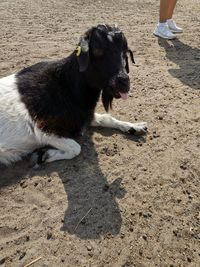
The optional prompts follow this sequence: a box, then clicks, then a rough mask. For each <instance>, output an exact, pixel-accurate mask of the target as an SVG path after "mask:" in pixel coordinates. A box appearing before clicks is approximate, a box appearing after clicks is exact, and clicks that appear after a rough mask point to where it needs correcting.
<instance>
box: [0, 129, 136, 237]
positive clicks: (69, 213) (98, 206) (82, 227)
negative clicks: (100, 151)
mask: <svg viewBox="0 0 200 267" xmlns="http://www.w3.org/2000/svg"><path fill="white" fill-rule="evenodd" d="M113 133H114V131H112V130H106V131H104V135H111V134H113ZM92 134H93V132H92V131H88V132H86V134H85V136H84V137H81V140H79V143H80V144H81V145H82V153H81V155H80V156H79V157H77V158H75V159H73V160H69V161H57V162H53V163H50V164H44V165H43V166H42V167H41V169H40V170H33V169H30V168H29V167H28V159H25V160H24V161H22V162H19V163H17V164H15V165H14V166H13V167H11V168H8V169H7V168H5V167H3V168H1V170H0V172H1V175H0V190H1V189H2V188H3V187H5V186H9V185H12V184H16V183H19V182H22V181H23V180H21V179H31V177H33V176H41V178H42V177H43V176H45V175H47V176H50V175H51V174H52V172H57V173H58V175H59V177H60V179H61V180H62V183H63V185H64V189H65V192H66V195H67V199H68V202H67V203H66V206H67V210H66V212H65V215H64V219H63V226H62V228H61V231H67V232H68V233H70V234H74V235H76V236H78V237H79V238H81V239H98V238H100V236H102V235H103V236H105V235H107V234H111V235H117V234H119V233H120V229H121V225H122V218H121V214H120V209H119V206H118V203H117V201H116V198H123V197H124V195H125V193H126V192H125V190H124V189H123V188H122V187H121V186H120V183H121V180H122V179H123V177H120V178H119V177H117V178H116V179H115V180H114V182H113V183H111V184H109V183H108V181H107V178H106V176H105V175H104V174H103V173H102V171H101V169H100V167H99V163H98V157H97V153H96V150H95V147H94V144H93V141H92ZM105 138H106V137H105ZM130 138H131V139H133V141H136V142H137V141H138V138H137V137H130Z"/></svg>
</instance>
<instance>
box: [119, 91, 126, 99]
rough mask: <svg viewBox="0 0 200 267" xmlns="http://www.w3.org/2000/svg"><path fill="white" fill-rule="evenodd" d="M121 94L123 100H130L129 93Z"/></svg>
mask: <svg viewBox="0 0 200 267" xmlns="http://www.w3.org/2000/svg"><path fill="white" fill-rule="evenodd" d="M119 94H120V96H121V98H122V99H123V100H126V99H127V98H128V93H121V92H119Z"/></svg>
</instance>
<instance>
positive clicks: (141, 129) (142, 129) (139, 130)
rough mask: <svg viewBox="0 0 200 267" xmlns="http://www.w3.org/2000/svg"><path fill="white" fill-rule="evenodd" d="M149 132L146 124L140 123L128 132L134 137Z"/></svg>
mask: <svg viewBox="0 0 200 267" xmlns="http://www.w3.org/2000/svg"><path fill="white" fill-rule="evenodd" d="M147 132H148V128H147V124H146V123H138V124H137V125H134V126H133V127H131V128H130V129H129V130H128V133H129V134H133V135H143V134H146V133H147Z"/></svg>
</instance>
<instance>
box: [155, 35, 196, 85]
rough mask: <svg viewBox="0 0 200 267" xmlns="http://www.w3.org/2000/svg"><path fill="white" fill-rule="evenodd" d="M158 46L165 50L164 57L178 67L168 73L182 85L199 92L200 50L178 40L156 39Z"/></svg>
mask: <svg viewBox="0 0 200 267" xmlns="http://www.w3.org/2000/svg"><path fill="white" fill-rule="evenodd" d="M158 44H159V45H160V46H161V47H163V48H164V49H165V52H166V57H167V58H168V59H169V60H171V61H172V62H174V63H175V64H176V65H178V68H173V69H169V70H168V71H169V73H170V74H171V75H172V76H173V77H175V78H177V79H179V80H180V81H181V82H182V83H183V84H186V85H187V86H189V87H191V88H193V89H196V90H200V49H199V48H193V47H191V46H189V45H187V44H184V43H183V42H181V41H180V40H179V39H177V38H176V39H174V40H170V41H168V40H165V39H161V38H159V39H158Z"/></svg>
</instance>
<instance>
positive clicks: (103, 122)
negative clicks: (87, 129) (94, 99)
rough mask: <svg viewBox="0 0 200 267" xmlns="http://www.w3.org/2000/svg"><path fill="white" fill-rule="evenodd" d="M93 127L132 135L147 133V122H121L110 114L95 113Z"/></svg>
mask: <svg viewBox="0 0 200 267" xmlns="http://www.w3.org/2000/svg"><path fill="white" fill-rule="evenodd" d="M91 126H95V127H98V126H99V127H107V128H113V129H118V130H120V131H122V132H125V133H130V134H145V133H146V132H147V123H146V122H139V123H131V122H126V121H120V120H117V119H115V118H114V117H112V116H111V115H110V114H98V113H95V115H94V120H93V121H92V124H91Z"/></svg>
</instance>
